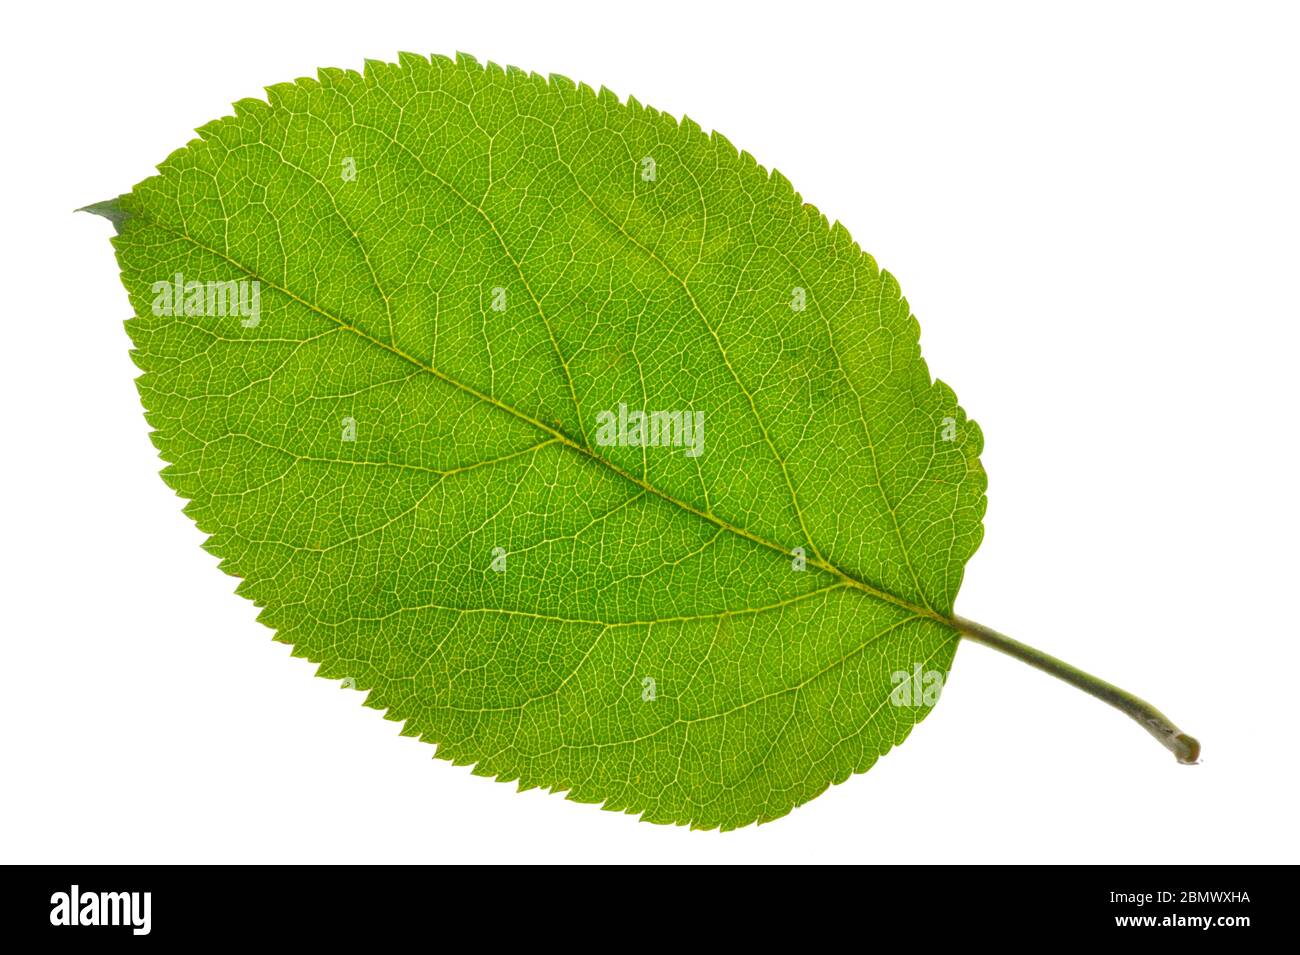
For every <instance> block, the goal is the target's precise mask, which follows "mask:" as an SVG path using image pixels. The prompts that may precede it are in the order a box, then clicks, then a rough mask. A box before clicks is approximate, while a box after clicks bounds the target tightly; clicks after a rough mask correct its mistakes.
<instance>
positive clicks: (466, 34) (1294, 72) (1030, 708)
mask: <svg viewBox="0 0 1300 955" xmlns="http://www.w3.org/2000/svg"><path fill="white" fill-rule="evenodd" d="M455 7H456V8H457V9H453V8H452V6H451V5H443V4H435V3H420V4H412V5H410V6H403V7H396V6H389V5H387V4H384V3H380V2H376V0H364V2H356V0H354V2H348V3H343V4H330V3H324V2H313V3H311V4H309V5H304V6H302V7H291V6H290V5H287V4H285V5H282V4H273V3H267V2H257V3H251V4H240V3H223V4H221V5H220V6H219V7H217V6H214V7H212V8H207V9H205V8H201V7H198V6H195V7H189V6H181V5H176V4H164V5H159V6H157V7H155V8H152V9H149V8H146V7H144V6H140V7H138V8H137V7H129V6H122V5H117V4H93V5H87V6H86V7H84V8H75V7H72V8H62V9H61V8H60V7H59V6H58V5H56V4H51V3H44V4H26V5H19V6H14V7H11V8H10V9H8V10H7V11H6V14H5V16H6V23H5V28H4V38H3V45H4V49H3V59H2V60H0V63H3V69H4V70H5V73H6V82H5V86H4V89H5V116H4V122H3V124H2V127H0V128H2V130H3V131H2V132H0V136H3V152H2V154H0V155H2V156H3V169H4V171H5V178H4V200H3V217H4V220H5V221H4V228H3V230H2V232H3V234H2V235H0V242H2V243H3V250H2V251H3V256H2V257H0V261H2V262H3V268H4V283H5V285H4V288H5V297H4V301H5V306H6V314H5V316H4V324H5V332H6V334H5V339H4V348H3V351H2V352H0V354H2V355H3V366H4V374H3V378H2V380H0V387H3V390H4V394H3V405H0V414H2V415H3V430H2V432H0V434H2V436H3V440H0V454H3V468H2V469H0V481H2V482H3V496H2V497H0V500H3V506H4V519H3V523H2V524H0V527H2V530H0V535H2V539H3V543H2V547H3V551H2V556H3V586H4V600H3V608H2V609H0V621H2V623H0V627H2V629H3V640H4V644H3V656H2V657H0V662H2V663H3V671H2V676H3V684H2V687H3V689H2V691H0V734H3V753H2V757H0V758H2V760H3V762H2V763H0V765H2V766H3V777H4V782H3V787H2V788H0V826H2V827H3V831H0V861H4V862H16V861H25V862H38V861H39V862H59V863H82V862H112V863H121V862H172V861H194V862H222V861H230V862H235V861H328V862H340V861H398V860H404V861H430V862H436V861H449V860H518V861H524V860H536V861H543V860H562V861H563V860H573V861H576V860H603V861H610V862H630V863H645V862H659V861H714V862H717V861H728V860H731V861H814V860H815V861H830V860H842V861H855V862H874V863H900V862H912V863H928V862H947V861H953V862H957V861H962V862H1001V861H1015V862H1029V861H1034V862H1066V863H1086V862H1254V861H1289V862H1296V861H1300V859H1298V858H1297V856H1298V855H1300V853H1297V844H1298V840H1297V833H1296V815H1295V800H1296V783H1297V765H1300V759H1297V756H1298V753H1297V750H1298V749H1300V733H1298V732H1297V718H1296V713H1297V705H1296V701H1295V697H1296V695H1297V692H1300V691H1298V690H1297V687H1296V682H1295V681H1296V676H1297V666H1296V664H1297V631H1298V630H1300V624H1298V622H1297V615H1296V612H1295V606H1294V603H1295V601H1294V597H1295V593H1296V582H1297V579H1298V574H1297V570H1298V569H1300V568H1298V567H1297V564H1298V561H1297V558H1296V542H1297V537H1298V531H1300V528H1298V527H1297V493H1296V491H1297V485H1298V484H1300V469H1298V467H1297V465H1300V456H1298V455H1297V453H1296V443H1297V440H1298V439H1300V409H1298V408H1297V384H1296V377H1297V376H1296V369H1295V356H1296V351H1297V345H1298V344H1300V333H1298V332H1297V318H1300V314H1298V311H1300V310H1298V308H1297V284H1296V277H1297V252H1298V251H1300V237H1298V229H1300V201H1298V197H1300V186H1298V183H1300V123H1298V122H1297V101H1298V98H1297V93H1300V66H1298V65H1297V64H1298V63H1300V57H1297V55H1296V50H1297V47H1298V46H1300V30H1298V29H1297V27H1298V26H1300V22H1298V21H1297V15H1296V13H1295V12H1294V7H1291V8H1288V7H1286V6H1283V5H1277V6H1269V5H1263V4H1250V3H1231V4H1228V3H1224V4H1220V5H1218V6H1204V5H1200V4H1194V3H1170V4H1156V3H1144V4H1132V3H1123V4H1107V3H1096V2H1090V3H1080V4H1077V5H1075V7H1074V9H1073V10H1067V9H1066V8H1065V7H1064V5H1060V4H1051V5H1047V4H1036V3H1026V4H1014V5H1011V4H978V5H977V4H965V3H962V4H953V5H935V4H918V3H908V4H906V5H904V4H902V3H899V4H890V5H885V6H878V5H869V4H865V3H854V4H848V3H845V4H843V5H835V6H831V5H820V4H817V3H812V2H807V0H799V2H792V3H788V4H785V5H780V6H776V5H773V6H764V5H762V4H759V3H753V2H750V3H745V4H743V5H738V6H735V7H730V8H727V7H725V6H724V5H721V4H711V3H703V2H698V0H697V2H692V3H689V4H683V5H681V6H678V5H675V4H672V3H668V2H663V0H651V2H636V3H609V2H606V3H601V4H597V5H593V6H591V7H586V8H581V7H572V8H570V7H568V6H566V5H563V4H559V3H536V2H534V3H530V4H527V5H520V6H517V7H516V6H510V5H503V4H493V3H486V2H472V3H462V4H456V5H455ZM405 49H409V50H413V51H418V52H426V53H427V52H441V53H453V52H455V51H456V50H465V51H467V52H470V53H472V54H474V55H476V56H477V57H479V58H480V59H481V60H493V61H496V62H499V63H503V64H504V63H510V64H515V65H518V66H522V67H526V68H529V69H532V70H536V71H539V72H551V71H554V72H559V73H563V74H565V75H567V76H569V77H571V78H573V79H575V80H582V81H586V82H588V83H590V84H592V85H593V86H600V85H601V84H604V85H606V86H608V87H610V88H611V89H613V90H615V91H616V92H617V93H619V94H620V95H624V96H625V95H627V94H634V95H635V96H636V97H637V98H638V99H640V100H641V101H642V102H646V103H649V104H651V105H654V106H657V107H659V108H661V109H664V110H666V111H668V112H671V113H674V114H677V115H680V114H682V113H688V114H689V115H690V116H691V117H693V118H694V119H695V120H696V121H698V122H699V123H700V124H701V125H703V126H704V128H705V129H713V128H716V129H719V130H720V131H722V132H724V133H725V134H726V135H727V136H728V138H729V139H730V140H731V141H732V142H733V143H735V144H736V145H737V146H739V147H741V148H743V149H747V150H749V151H750V152H751V153H753V154H754V155H755V156H757V157H758V159H759V161H760V162H761V163H763V164H764V165H767V166H769V167H772V166H775V167H776V168H778V169H780V170H781V171H782V172H783V173H784V174H785V175H786V176H787V177H788V178H789V179H790V180H791V181H792V182H794V184H795V187H796V188H797V189H799V190H800V191H801V192H802V193H803V195H804V197H805V199H806V200H807V201H809V202H812V203H813V204H815V205H817V206H818V207H819V208H821V209H822V210H823V211H825V212H826V213H827V214H828V215H829V216H830V217H831V218H832V219H839V220H841V221H842V222H844V223H845V224H846V225H847V226H848V228H849V229H850V231H851V232H852V233H853V235H854V237H855V238H857V239H858V240H859V241H860V242H861V244H862V246H863V247H864V248H866V249H867V250H869V251H871V252H872V253H873V254H874V255H875V256H876V257H877V259H878V261H879V262H880V263H881V264H882V265H884V266H885V267H886V268H888V269H890V270H891V271H892V272H893V273H894V274H895V275H896V276H897V277H898V278H899V281H900V282H901V284H902V286H903V290H904V292H905V294H906V295H907V296H908V299H909V301H910V302H911V304H912V308H913V310H914V311H915V313H916V314H917V316H918V317H919V319H920V321H921V327H922V339H921V343H922V347H923V349H924V353H925V356H926V358H927V359H928V361H929V364H930V367H931V370H932V371H933V372H934V373H935V374H936V375H938V376H940V377H942V378H943V379H944V380H945V381H947V382H949V383H950V384H951V385H952V386H953V387H954V388H955V389H956V391H957V393H958V395H959V397H960V399H961V402H962V404H963V406H964V407H965V408H966V409H967V410H968V411H969V412H970V413H971V415H972V416H973V417H974V418H975V419H976V420H978V421H979V422H980V424H981V425H982V427H983V429H984V433H985V435H986V447H987V450H986V452H985V454H984V458H983V460H984V464H985V467H986V468H987V470H988V473H989V478H990V486H989V509H988V516H987V519H986V522H985V527H986V533H985V539H984V544H983V546H982V547H981V549H980V551H979V552H978V553H977V554H976V555H975V557H974V559H973V560H972V561H971V563H970V564H969V567H968V570H967V574H966V581H965V584H964V586H963V589H962V594H961V597H960V598H959V601H958V609H959V612H961V613H962V614H964V615H965V616H969V617H973V618H975V619H977V620H980V621H983V622H987V623H988V624H990V625H992V626H994V627H997V628H998V629H1001V630H1003V631H1004V632H1008V633H1011V634H1013V635H1015V636H1018V637H1020V638H1021V639H1023V640H1025V641H1027V642H1030V643H1033V644H1035V645H1037V646H1040V647H1042V648H1043V649H1045V650H1048V651H1049V652H1053V653H1056V654H1058V655H1060V656H1062V657H1063V658H1065V659H1067V660H1069V661H1071V662H1073V663H1075V664H1076V665H1078V666H1081V667H1083V668H1085V669H1088V670H1091V671H1093V672H1096V673H1097V674H1099V675H1101V676H1103V677H1106V678H1108V679H1110V680H1112V681H1114V682H1116V683H1118V684H1120V685H1121V686H1124V687H1126V688H1128V689H1131V690H1133V691H1134V692H1137V693H1138V694H1140V695H1142V696H1145V697H1146V698H1148V699H1150V700H1151V701H1152V702H1154V703H1155V704H1156V705H1157V706H1159V707H1160V708H1161V709H1163V710H1164V711H1165V712H1166V713H1168V714H1169V715H1170V716H1171V717H1173V718H1174V719H1175V720H1176V721H1177V722H1178V723H1180V724H1181V725H1182V726H1183V728H1184V729H1186V730H1187V731H1188V732H1191V733H1193V734H1195V735H1197V736H1199V737H1200V738H1201V740H1202V742H1203V743H1204V747H1205V752H1204V760H1203V763H1202V764H1201V765H1199V766H1196V767H1185V766H1179V765H1177V764H1176V763H1175V761H1174V760H1173V758H1172V757H1171V756H1170V755H1169V754H1168V753H1166V752H1165V751H1164V750H1162V749H1161V748H1160V747H1159V746H1158V745H1157V744H1156V743H1155V742H1153V741H1152V740H1151V739H1150V738H1149V737H1148V736H1147V735H1146V734H1145V733H1143V732H1142V731H1141V730H1140V729H1139V728H1138V727H1137V726H1135V725H1134V724H1132V723H1131V722H1129V721H1128V720H1127V719H1126V718H1125V717H1123V716H1121V715H1120V714H1118V713H1117V712H1115V711H1113V710H1110V709H1108V708H1107V707H1105V706H1104V705H1102V704H1101V703H1099V702H1097V701H1096V700H1093V699H1091V698H1089V697H1087V696H1085V695H1083V694H1081V693H1079V692H1077V691H1075V690H1073V689H1071V688H1069V687H1067V686H1065V685H1064V684H1060V683H1057V682H1056V681H1054V680H1052V679H1050V678H1048V677H1046V676H1044V675H1042V674H1040V673H1038V672H1035V671H1033V670H1030V669H1029V668H1027V667H1025V666H1024V665H1022V664H1020V663H1018V662H1016V661H1014V660H1011V659H1009V658H1006V657H1002V656H1000V655H998V654H996V653H995V652H993V651H991V650H987V649H985V648H983V647H979V646H975V645H966V646H963V647H962V648H961V650H960V651H959V653H958V655H957V660H956V664H955V666H954V670H953V673H952V678H951V682H950V684H949V685H948V688H947V690H946V692H945V695H944V699H943V701H942V703H941V704H940V705H939V706H938V707H937V709H936V710H935V712H934V714H933V715H932V716H931V717H930V718H929V719H927V720H926V721H925V723H923V724H922V725H921V726H920V727H918V729H917V730H916V732H915V733H914V734H913V735H912V737H911V738H910V739H909V741H908V742H907V743H906V744H905V745H904V746H903V747H902V748H900V749H899V750H897V751H895V752H893V753H891V754H890V755H889V756H887V757H886V758H885V759H883V760H882V761H881V762H880V763H879V764H878V765H877V766H876V768H875V769H873V770H872V771H871V772H870V773H868V774H867V775H865V776H855V777H853V778H852V779H850V780H849V781H848V782H847V783H845V784H844V785H841V786H838V787H834V788H833V789H832V790H830V791H829V792H827V793H826V794H824V795H822V796H821V797H819V798H818V799H816V800H815V801H813V802H812V803H811V804H809V805H807V806H805V807H803V808H801V809H798V810H795V811H794V812H793V813H792V814H791V815H789V816H787V817H785V818H784V819H781V820H779V821H777V822H775V823H772V824H770V825H764V826H760V827H750V828H748V829H745V830H741V831H738V832H733V833H728V834H721V833H717V832H690V831H687V830H685V829H681V828H670V827H662V826H653V825H648V824H644V823H639V822H637V821H636V820H635V819H633V818H632V817H629V816H623V815H617V814H614V813H607V812H601V811H599V810H598V809H596V808H595V807H592V806H583V805H578V804H575V803H572V802H569V801H567V800H564V799H562V798H560V797H558V796H553V795H547V794H544V793H542V792H538V791H533V792H529V793H526V794H523V795H519V794H517V793H516V792H515V791H514V788H513V786H509V785H502V784H499V783H495V782H491V781H488V780H485V779H481V778H479V777H475V776H472V775H471V774H470V772H469V770H468V769H467V768H462V767H453V766H451V765H450V764H449V763H446V762H443V761H441V760H434V759H432V758H431V755H432V752H433V750H432V749H431V748H430V747H429V746H427V745H425V744H421V743H417V742H415V741H413V740H411V739H407V738H401V737H399V736H398V733H397V726H396V725H395V724H393V723H390V722H387V721H385V720H384V719H382V717H381V716H380V714H378V713H376V712H375V711H372V710H368V709H365V708H363V707H362V706H361V704H360V699H359V698H358V696H357V695H356V694H354V693H353V692H351V691H342V690H341V689H340V687H339V685H338V684H337V683H333V682H327V681H324V680H319V679H314V678H313V677H312V672H313V667H312V665H311V664H308V663H307V662H305V661H302V660H298V659H291V658H290V656H289V648H288V647H286V646H283V645H280V644H276V643H273V642H272V641H271V639H270V632H269V631H267V630H266V629H265V628H263V627H262V626H261V625H259V624H257V623H256V622H255V621H254V616H255V610H254V607H253V606H252V604H250V603H248V602H246V601H244V600H242V599H240V598H238V597H236V596H234V595H233V593H232V591H233V589H234V587H235V584H236V581H235V580H234V579H232V578H230V577H227V576H225V575H223V574H222V573H221V572H220V571H218V570H217V569H216V561H215V560H214V559H213V558H212V557H211V556H209V555H208V554H207V553H206V552H204V551H203V550H201V549H200V547H199V543H200V539H201V535H200V534H199V532H198V531H197V530H196V529H195V528H194V527H193V525H192V524H191V523H190V521H189V520H188V519H187V518H186V517H185V516H184V515H183V514H182V513H181V507H182V501H180V500H179V499H178V498H176V497H175V496H174V495H173V494H172V492H171V491H169V490H168V489H167V488H166V487H165V486H164V485H163V483H162V482H161V481H160V480H159V479H158V477H157V475H156V472H157V470H158V468H159V467H160V463H159V461H158V460H157V458H156V454H155V451H154V449H153V447H152V445H151V444H150V442H149V439H148V436H147V431H148V429H147V427H146V425H145V423H144V420H143V419H142V417H141V413H140V407H139V402H138V400H137V397H136V394H135V389H134V386H133V384H132V379H133V377H134V376H135V374H136V369H135V367H134V366H133V365H132V364H131V362H130V361H129V359H128V357H127V347H128V343H127V338H126V335H125V333H124V332H123V329H122V326H121V321H122V319H124V318H126V317H127V308H128V306H127V299H126V295H125V293H124V291H123V289H122V287H121V285H120V283H119V281H118V278H117V270H116V266H115V263H114V260H113V256H112V253H111V250H110V248H109V244H108V237H109V235H110V234H111V227H110V225H109V223H108V222H106V221H104V220H102V219H97V218H93V217H90V216H84V215H82V216H74V215H73V214H72V210H73V209H74V208H75V207H77V206H81V205H83V204H85V203H88V202H92V201H96V200H100V199H106V198H109V197H111V196H114V195H116V194H118V193H119V192H123V191H126V190H127V189H128V188H129V187H130V186H131V185H132V184H134V183H135V182H137V181H139V180H141V179H143V178H145V177H146V176H148V175H150V174H151V173H152V172H153V168H152V166H153V164H154V163H156V162H158V161H160V160H161V159H162V158H163V157H165V156H166V155H167V154H168V153H169V152H171V151H172V150H173V149H175V148H176V147H179V146H181V145H183V144H184V143H185V142H186V141H187V140H188V139H189V138H191V136H192V133H191V130H192V129H193V128H194V127H195V126H198V125H200V124H202V123H204V122H206V121H207V120H209V119H212V118H215V117H217V116H221V115H225V114H227V113H228V112H229V107H228V104H229V103H230V102H231V101H233V100H235V99H239V98H241V97H245V96H255V95H258V94H259V93H260V88H261V87H262V86H264V85H266V84H269V83H273V82H278V81H281V80H287V79H292V78H294V77H297V76H300V75H310V74H311V73H313V72H314V68H315V67H317V66H344V67H352V68H359V67H360V66H361V65H362V61H363V59H364V58H366V57H372V58H378V59H392V58H394V57H395V55H396V53H397V52H398V51H399V50H405Z"/></svg>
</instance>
